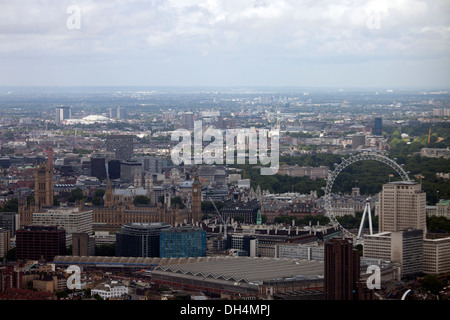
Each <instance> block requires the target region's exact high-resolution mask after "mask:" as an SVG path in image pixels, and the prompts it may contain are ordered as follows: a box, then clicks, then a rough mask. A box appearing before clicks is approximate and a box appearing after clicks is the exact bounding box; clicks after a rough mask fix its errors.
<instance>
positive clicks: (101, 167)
mask: <svg viewBox="0 0 450 320" xmlns="http://www.w3.org/2000/svg"><path fill="white" fill-rule="evenodd" d="M91 176H92V177H96V178H98V179H104V178H106V163H105V158H100V157H98V158H97V157H92V158H91Z"/></svg>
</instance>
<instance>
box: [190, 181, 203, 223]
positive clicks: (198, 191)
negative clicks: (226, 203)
mask: <svg viewBox="0 0 450 320" xmlns="http://www.w3.org/2000/svg"><path fill="white" fill-rule="evenodd" d="M191 211H192V212H191V218H192V220H193V222H200V220H201V218H202V184H201V183H200V180H199V179H198V176H195V178H194V182H193V183H192V207H191Z"/></svg>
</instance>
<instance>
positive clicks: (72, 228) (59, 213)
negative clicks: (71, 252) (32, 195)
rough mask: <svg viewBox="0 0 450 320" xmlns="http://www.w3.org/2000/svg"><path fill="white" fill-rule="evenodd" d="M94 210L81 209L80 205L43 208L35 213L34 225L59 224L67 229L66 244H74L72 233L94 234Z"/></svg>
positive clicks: (60, 227)
mask: <svg viewBox="0 0 450 320" xmlns="http://www.w3.org/2000/svg"><path fill="white" fill-rule="evenodd" d="M92 218H93V211H92V210H90V209H82V210H80V209H79V208H78V207H66V208H62V207H61V208H55V209H48V210H43V211H41V212H35V213H33V225H36V226H57V227H58V228H59V229H64V230H65V231H66V245H68V246H69V245H71V244H72V234H73V233H80V232H84V233H87V234H90V235H91V234H92V233H93V229H92V222H93V221H92Z"/></svg>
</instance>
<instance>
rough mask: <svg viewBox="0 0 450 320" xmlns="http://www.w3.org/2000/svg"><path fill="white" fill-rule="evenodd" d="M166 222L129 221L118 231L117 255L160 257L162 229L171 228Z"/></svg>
mask: <svg viewBox="0 0 450 320" xmlns="http://www.w3.org/2000/svg"><path fill="white" fill-rule="evenodd" d="M170 227H171V226H170V225H169V224H166V223H159V222H158V223H128V224H126V225H124V226H123V227H122V229H121V230H120V232H118V233H116V256H117V257H143V258H146V257H159V241H160V239H159V238H160V233H161V231H162V230H165V229H167V228H170Z"/></svg>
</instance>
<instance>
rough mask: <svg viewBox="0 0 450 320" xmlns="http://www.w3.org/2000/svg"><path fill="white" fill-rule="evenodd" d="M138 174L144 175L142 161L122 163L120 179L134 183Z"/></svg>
mask: <svg viewBox="0 0 450 320" xmlns="http://www.w3.org/2000/svg"><path fill="white" fill-rule="evenodd" d="M136 175H142V163H140V162H137V161H122V162H121V163H120V180H121V181H122V182H128V183H133V182H134V178H135V177H136Z"/></svg>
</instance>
